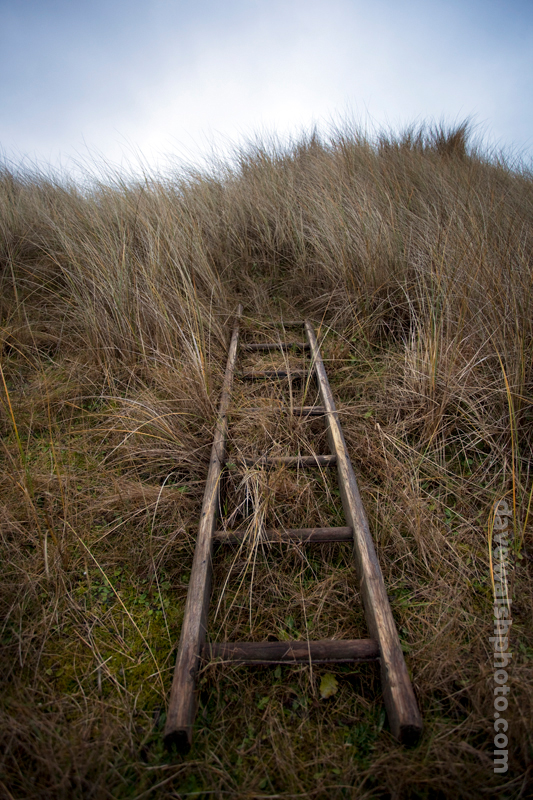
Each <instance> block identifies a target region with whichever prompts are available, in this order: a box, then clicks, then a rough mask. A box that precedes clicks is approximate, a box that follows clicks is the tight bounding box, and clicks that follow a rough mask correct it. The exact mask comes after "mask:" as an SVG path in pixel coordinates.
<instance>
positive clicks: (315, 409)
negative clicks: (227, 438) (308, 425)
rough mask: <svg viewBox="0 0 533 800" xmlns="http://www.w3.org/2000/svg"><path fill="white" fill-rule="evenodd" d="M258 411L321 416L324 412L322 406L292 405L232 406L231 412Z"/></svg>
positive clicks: (248, 412) (245, 412)
mask: <svg viewBox="0 0 533 800" xmlns="http://www.w3.org/2000/svg"><path fill="white" fill-rule="evenodd" d="M258 411H268V412H270V413H272V412H276V413H277V414H279V413H280V412H286V413H288V414H294V415H295V416H298V417H299V416H302V417H323V416H324V414H325V413H326V409H325V407H324V406H294V407H293V408H290V406H244V407H243V408H234V409H233V410H232V411H231V413H232V414H250V413H256V412H258Z"/></svg>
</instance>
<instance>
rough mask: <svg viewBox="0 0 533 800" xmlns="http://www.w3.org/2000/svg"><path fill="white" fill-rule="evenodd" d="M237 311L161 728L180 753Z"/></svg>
mask: <svg viewBox="0 0 533 800" xmlns="http://www.w3.org/2000/svg"><path fill="white" fill-rule="evenodd" d="M241 314H242V306H239V308H238V310H237V321H236V323H235V327H234V329H233V333H232V336H231V342H230V347H229V353H228V360H227V365H226V374H225V376H224V383H223V386H222V394H221V397H220V405H219V411H218V420H217V424H216V428H215V435H214V440H213V447H212V449H211V460H210V462H209V472H208V475H207V481H206V485H205V492H204V501H203V505H202V511H201V516H200V524H199V528H198V536H197V539H196V548H195V551H194V559H193V564H192V571H191V577H190V580H189V590H188V593H187V602H186V604H185V614H184V618H183V625H182V628H181V637H180V643H179V648H178V655H177V659H176V667H175V670H174V678H173V681H172V688H171V691H170V703H169V708H168V713H167V720H166V725H165V732H164V736H165V742H166V744H167V746H169V745H171V744H175V745H176V746H177V747H178V749H179V750H180V751H182V752H187V751H188V750H189V749H190V746H191V743H192V726H193V722H194V717H195V713H196V695H195V688H196V675H197V672H198V667H199V664H200V657H201V652H202V647H203V645H204V643H205V637H206V625H207V612H208V607H209V596H210V592H211V571H212V566H211V558H212V550H213V533H214V530H215V522H216V515H217V509H218V507H219V489H220V475H221V472H222V467H223V465H224V461H225V457H226V438H227V427H228V424H227V411H228V407H229V404H230V399H231V387H232V382H233V373H234V370H235V361H236V358H237V345H238V340H239V319H240V316H241Z"/></svg>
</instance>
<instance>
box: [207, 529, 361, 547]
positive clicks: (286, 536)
mask: <svg viewBox="0 0 533 800" xmlns="http://www.w3.org/2000/svg"><path fill="white" fill-rule="evenodd" d="M213 539H214V540H215V541H216V542H222V543H223V544H236V543H239V542H243V541H245V540H246V541H249V542H253V541H255V539H254V536H253V535H250V534H249V533H248V531H215V533H214V534H213ZM257 541H258V542H274V543H275V542H302V543H304V544H306V543H308V542H309V543H311V542H352V541H353V531H352V529H351V528H289V529H288V530H284V531H279V530H276V529H275V528H267V529H266V530H264V531H261V532H260V534H259V536H258V537H257Z"/></svg>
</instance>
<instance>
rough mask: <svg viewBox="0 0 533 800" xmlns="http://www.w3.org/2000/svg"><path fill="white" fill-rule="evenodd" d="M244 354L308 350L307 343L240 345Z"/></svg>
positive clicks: (252, 343) (254, 343) (253, 343)
mask: <svg viewBox="0 0 533 800" xmlns="http://www.w3.org/2000/svg"><path fill="white" fill-rule="evenodd" d="M241 348H242V349H243V350H245V351H246V352H249V353H251V352H253V351H259V352H268V351H270V350H309V342H257V343H256V342H251V343H249V344H243V345H241Z"/></svg>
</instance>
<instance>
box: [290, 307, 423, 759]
mask: <svg viewBox="0 0 533 800" xmlns="http://www.w3.org/2000/svg"><path fill="white" fill-rule="evenodd" d="M305 330H306V334H307V340H308V342H309V344H310V346H311V353H312V362H313V366H314V368H315V372H316V376H317V380H318V386H319V392H320V397H321V401H322V405H323V406H325V408H326V419H327V433H328V439H329V444H330V448H331V452H332V453H335V454H336V456H337V471H338V477H339V489H340V493H341V498H342V504H343V508H344V513H345V515H346V521H347V524H348V525H350V526H351V527H352V529H353V540H354V553H355V560H356V567H357V574H358V578H359V582H360V586H361V594H362V597H363V603H364V610H365V618H366V622H367V625H368V628H369V632H370V635H371V636H372V638H373V639H375V640H377V642H378V644H379V650H380V662H381V675H382V685H383V696H384V701H385V707H386V710H387V714H388V717H389V724H390V726H391V730H392V733H393V735H394V736H395V737H396V738H397V739H399V740H400V741H401V742H403V743H404V744H410V743H413V742H415V741H416V740H417V739H418V737H419V736H420V734H421V731H422V718H421V716H420V712H419V710H418V705H417V702H416V698H415V695H414V692H413V687H412V685H411V681H410V679H409V673H408V671H407V665H406V663H405V659H404V656H403V652H402V648H401V645H400V639H399V636H398V631H397V628H396V624H395V622H394V618H393V616H392V611H391V607H390V603H389V599H388V597H387V591H386V588H385V582H384V580H383V575H382V573H381V568H380V566H379V561H378V558H377V555H376V550H375V547H374V543H373V540H372V536H371V534H370V529H369V526H368V520H367V517H366V513H365V510H364V507H363V502H362V500H361V495H360V493H359V488H358V486H357V481H356V479H355V473H354V471H353V467H352V463H351V461H350V457H349V455H348V450H347V448H346V442H345V439H344V434H343V432H342V428H341V424H340V421H339V416H338V413H337V410H336V407H335V402H334V400H333V394H332V391H331V387H330V385H329V380H328V377H327V374H326V370H325V368H324V363H323V361H322V357H321V355H320V351H319V347H318V343H317V340H316V337H315V333H314V330H313V326H312V325H311V323H310V322H309V321H306V323H305Z"/></svg>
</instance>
